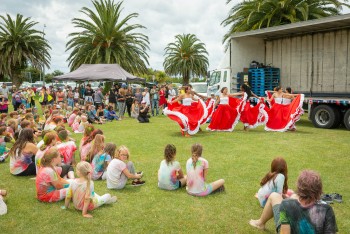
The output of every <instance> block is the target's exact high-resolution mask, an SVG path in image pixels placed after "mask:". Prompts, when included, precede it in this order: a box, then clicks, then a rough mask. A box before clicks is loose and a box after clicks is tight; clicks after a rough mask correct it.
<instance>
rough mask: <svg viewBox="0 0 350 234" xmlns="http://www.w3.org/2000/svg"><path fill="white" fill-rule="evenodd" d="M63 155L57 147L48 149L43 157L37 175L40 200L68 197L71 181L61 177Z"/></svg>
mask: <svg viewBox="0 0 350 234" xmlns="http://www.w3.org/2000/svg"><path fill="white" fill-rule="evenodd" d="M60 165H61V156H60V153H59V152H58V150H57V148H56V147H52V148H50V149H49V150H47V151H46V152H45V154H44V157H43V158H42V159H41V168H40V169H39V173H38V174H37V176H36V193H37V198H38V200H39V201H42V202H57V201H61V200H63V199H64V198H65V197H66V194H67V189H66V188H65V187H68V185H69V182H68V181H67V180H65V179H62V178H61V177H60V172H59V171H57V170H59V169H60V167H58V166H60Z"/></svg>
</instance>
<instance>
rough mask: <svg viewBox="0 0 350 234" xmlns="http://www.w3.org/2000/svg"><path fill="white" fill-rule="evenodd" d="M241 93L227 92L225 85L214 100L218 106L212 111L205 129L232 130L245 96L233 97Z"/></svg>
mask: <svg viewBox="0 0 350 234" xmlns="http://www.w3.org/2000/svg"><path fill="white" fill-rule="evenodd" d="M241 95H242V93H233V94H229V93H228V89H227V87H223V88H222V89H221V94H220V96H219V97H218V98H217V101H216V105H219V106H218V108H217V109H216V110H215V112H214V113H213V115H212V118H211V121H210V124H209V126H208V127H207V130H209V131H229V132H232V131H233V129H234V128H235V126H236V125H237V123H238V120H239V118H240V109H241V106H242V105H243V103H244V101H245V98H246V97H244V98H243V99H238V98H234V97H236V96H241ZM214 109H215V108H214Z"/></svg>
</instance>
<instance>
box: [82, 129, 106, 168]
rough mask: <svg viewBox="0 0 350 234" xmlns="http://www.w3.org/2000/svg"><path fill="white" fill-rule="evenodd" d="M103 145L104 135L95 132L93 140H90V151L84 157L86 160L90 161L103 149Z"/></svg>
mask: <svg viewBox="0 0 350 234" xmlns="http://www.w3.org/2000/svg"><path fill="white" fill-rule="evenodd" d="M104 146H105V137H104V136H103V135H101V134H97V135H96V136H95V138H94V140H93V141H92V145H91V148H90V151H89V153H88V154H87V157H86V159H87V161H88V162H90V163H91V162H92V160H93V159H94V157H95V155H96V154H97V153H98V152H100V151H102V150H103V149H104Z"/></svg>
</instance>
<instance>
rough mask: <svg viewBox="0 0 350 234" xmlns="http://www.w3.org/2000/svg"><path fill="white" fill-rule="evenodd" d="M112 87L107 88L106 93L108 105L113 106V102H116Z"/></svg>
mask: <svg viewBox="0 0 350 234" xmlns="http://www.w3.org/2000/svg"><path fill="white" fill-rule="evenodd" d="M114 90H115V89H114V88H112V89H111V90H109V92H108V93H109V94H108V105H109V106H112V107H113V108H115V104H116V103H117V99H116V96H115V92H114Z"/></svg>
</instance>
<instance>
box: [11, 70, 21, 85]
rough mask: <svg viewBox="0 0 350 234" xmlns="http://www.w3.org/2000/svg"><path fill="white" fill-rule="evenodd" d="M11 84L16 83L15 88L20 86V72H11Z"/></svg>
mask: <svg viewBox="0 0 350 234" xmlns="http://www.w3.org/2000/svg"><path fill="white" fill-rule="evenodd" d="M12 85H16V88H17V89H18V88H19V86H21V73H18V72H17V71H14V72H13V73H12Z"/></svg>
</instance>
